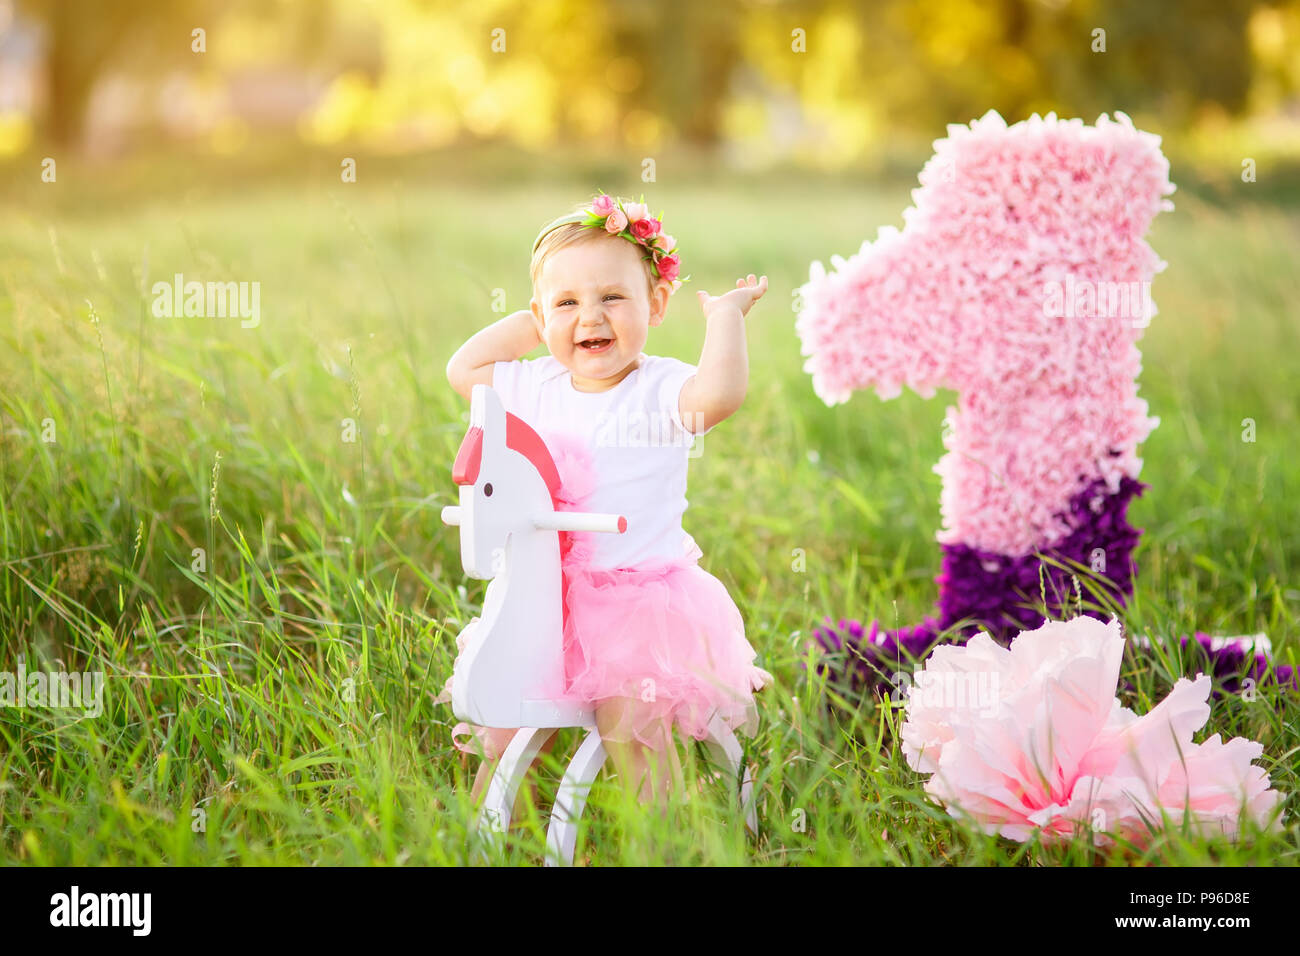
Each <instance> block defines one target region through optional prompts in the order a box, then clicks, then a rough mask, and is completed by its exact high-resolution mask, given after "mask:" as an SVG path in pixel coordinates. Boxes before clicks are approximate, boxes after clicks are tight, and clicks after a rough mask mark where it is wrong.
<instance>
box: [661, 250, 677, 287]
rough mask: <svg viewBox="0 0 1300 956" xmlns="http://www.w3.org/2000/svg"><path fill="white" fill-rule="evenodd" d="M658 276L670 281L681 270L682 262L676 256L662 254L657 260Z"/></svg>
mask: <svg viewBox="0 0 1300 956" xmlns="http://www.w3.org/2000/svg"><path fill="white" fill-rule="evenodd" d="M658 266H659V278H660V279H663V280H664V281H666V282H672V281H673V280H674V279H676V278H677V276H678V274H679V273H680V272H681V267H682V263H681V260H680V259H678V258H677V256H664V257H663V258H662V259H660V260H659V262H658Z"/></svg>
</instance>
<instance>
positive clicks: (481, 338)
mask: <svg viewBox="0 0 1300 956" xmlns="http://www.w3.org/2000/svg"><path fill="white" fill-rule="evenodd" d="M541 342H542V340H541V337H540V336H539V335H538V334H537V324H536V322H535V321H534V319H533V313H532V312H530V311H529V310H527V309H524V310H522V311H520V312H512V313H511V314H510V315H507V316H506V317H505V318H504V319H498V320H497V321H496V322H493V323H492V324H491V325H489V326H488V327H487V328H485V329H480V330H479V331H477V332H475V333H474V334H473V335H471V336H470V337H469V339H468V340H467V341H466V342H465V344H464V345H462V346H461V347H460V348H458V349H457V350H456V354H455V355H453V356H452V357H451V360H450V361H448V362H447V381H448V382H450V383H451V387H452V388H454V389H455V390H456V391H457V392H459V393H460V394H461V395H462V396H463V397H465V398H467V399H468V398H469V397H470V393H471V392H472V391H473V390H474V386H475V385H479V384H482V385H491V384H492V366H493V364H494V363H496V362H513V361H514V360H515V359H517V358H522V357H523V356H525V355H527V354H528V353H529V352H531V351H532V350H533V349H535V348H537V346H538V345H540V344H541Z"/></svg>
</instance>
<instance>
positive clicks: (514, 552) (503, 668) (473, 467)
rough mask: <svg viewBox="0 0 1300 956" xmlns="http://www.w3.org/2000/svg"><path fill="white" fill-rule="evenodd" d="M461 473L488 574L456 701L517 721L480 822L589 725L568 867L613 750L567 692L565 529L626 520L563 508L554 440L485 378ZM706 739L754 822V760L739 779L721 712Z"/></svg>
mask: <svg viewBox="0 0 1300 956" xmlns="http://www.w3.org/2000/svg"><path fill="white" fill-rule="evenodd" d="M452 478H453V480H454V481H455V482H456V484H457V485H459V486H460V505H459V506H455V505H452V506H448V507H446V508H443V509H442V520H443V522H444V523H446V524H448V525H452V526H459V528H460V555H461V563H462V565H463V566H464V568H465V573H466V574H467V575H469V576H470V577H472V578H478V579H480V580H490V581H491V583H490V584H489V585H488V587H487V593H486V595H485V598H484V602H483V614H482V617H476V618H474V619H472V620H471V621H470V623H469V625H468V626H467V627H466V628H465V631H464V633H463V634H462V635H461V638H462V642H463V645H464V649H463V650H462V652H461V655H460V658H459V659H458V661H457V664H456V668H455V671H454V672H453V675H452V710H453V712H454V713H455V715H456V717H457V718H458V719H460V720H465V721H469V722H470V723H474V724H478V725H480V726H483V727H517V728H519V730H518V731H517V732H516V733H515V735H514V737H513V739H512V740H511V742H510V744H509V746H508V747H507V748H506V750H505V753H504V754H503V755H502V757H501V760H500V762H499V763H498V765H497V768H496V771H495V773H494V774H493V776H492V779H491V781H490V782H489V784H488V787H487V793H486V796H485V800H484V804H483V807H482V810H481V811H480V814H479V817H478V822H477V828H478V829H479V830H480V831H481V832H485V833H486V834H487V835H488V836H489V837H491V836H492V835H495V834H500V833H504V832H505V831H506V830H507V829H508V828H509V826H510V815H511V812H512V809H513V807H514V803H515V796H516V794H517V793H518V791H519V787H520V785H521V783H522V782H523V779H524V776H525V774H526V773H527V772H528V768H529V767H530V766H531V764H532V762H533V760H534V759H535V758H536V757H537V755H538V754H539V753H540V752H541V749H542V747H543V746H545V744H546V742H547V741H548V740H549V739H550V738H551V737H552V736H553V735H554V734H555V733H556V732H557V731H558V730H560V729H561V728H564V727H586V728H590V731H589V733H588V734H587V736H586V738H585V739H584V740H583V742H582V744H581V745H580V746H579V747H578V750H577V752H576V753H575V755H574V756H573V758H572V760H571V761H570V762H569V764H568V767H567V769H566V770H565V773H564V775H563V777H562V779H561V781H560V786H559V790H558V792H557V795H556V799H555V805H554V807H553V808H552V811H551V818H550V823H549V826H548V828H547V841H546V842H547V853H546V863H547V865H548V866H550V865H556V864H564V865H568V864H571V863H572V862H573V853H574V846H575V843H576V841H577V824H578V819H579V818H580V817H581V816H582V811H583V809H584V808H585V806H586V802H587V793H588V791H589V789H590V787H591V784H592V783H593V781H594V780H595V779H596V774H597V773H599V771H600V768H601V766H602V765H603V764H604V762H605V748H604V745H603V742H602V741H601V737H600V734H599V733H598V732H597V731H596V729H595V728H596V714H595V709H594V707H593V706H591V705H589V704H586V703H584V702H581V701H574V700H570V699H566V697H565V696H564V689H565V677H564V650H563V634H564V618H563V614H564V609H563V601H562V594H561V575H560V541H559V532H560V531H596V532H605V533H610V534H621V533H623V532H624V531H626V530H627V520H626V519H625V518H624V517H622V516H620V515H613V514H592V513H586V512H576V511H557V510H556V503H557V502H556V494H557V492H558V491H559V488H560V475H559V472H558V470H557V469H556V467H555V462H554V460H553V459H552V457H551V453H550V451H549V450H548V449H547V447H546V443H545V442H544V441H542V439H541V437H540V436H539V435H538V434H537V432H535V431H534V430H533V429H532V428H531V427H530V426H529V425H528V424H527V423H526V422H524V421H523V420H522V419H520V418H519V417H517V416H516V415H513V414H511V413H509V412H507V411H506V410H505V408H504V406H503V405H502V404H501V399H500V397H499V396H498V395H497V394H496V392H494V391H493V390H492V389H491V388H490V387H488V386H487V385H475V386H474V389H473V392H472V393H471V399H470V427H469V431H468V432H466V434H465V438H464V440H463V441H462V442H461V445H460V450H459V451H458V452H457V453H456V461H455V464H454V465H453V467H452ZM703 742H704V744H705V747H706V749H707V750H708V752H709V754H710V757H711V758H712V759H713V761H714V762H715V763H717V764H718V765H719V766H720V767H722V768H723V770H724V772H725V773H727V774H728V775H729V776H728V779H729V780H732V781H736V782H737V783H739V786H740V802H741V808H742V811H743V812H744V814H745V822H746V825H747V826H748V828H749V829H750V830H751V832H752V831H755V830H756V816H755V811H754V806H753V800H752V792H753V783H752V779H751V777H750V774H749V771H748V769H747V768H746V769H745V770H744V773H743V776H742V772H741V771H742V767H741V762H742V761H741V750H740V744H739V743H738V741H737V740H736V737H735V735H734V734H733V733H732V731H731V728H730V727H728V726H727V725H726V724H725V723H724V722H723V721H721V720H720V719H719V718H718V717H717V716H716V715H715V717H714V719H713V720H712V721H711V723H710V727H709V735H708V737H707V738H706V739H705V740H704V741H703Z"/></svg>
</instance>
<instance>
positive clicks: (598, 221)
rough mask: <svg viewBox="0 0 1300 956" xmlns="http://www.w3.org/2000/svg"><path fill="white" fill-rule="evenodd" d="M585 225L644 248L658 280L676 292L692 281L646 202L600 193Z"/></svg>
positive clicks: (564, 219)
mask: <svg viewBox="0 0 1300 956" xmlns="http://www.w3.org/2000/svg"><path fill="white" fill-rule="evenodd" d="M573 221H575V220H574V218H573V217H572V216H567V217H562V218H561V219H557V220H556V221H555V223H553V224H552V225H551V226H548V227H546V228H547V229H550V228H554V227H555V226H556V225H558V224H561V223H564V222H573ZM581 224H582V225H583V226H586V227H587V228H590V229H604V230H605V232H607V233H609V234H610V235H611V236H618V237H620V238H622V239H626V240H628V242H632V243H635V244H636V245H638V246H640V247H641V248H642V249H644V250H645V251H646V252H647V253H649V255H647V256H646V258H647V259H649V260H650V269H651V271H652V272H653V273H654V276H655V278H656V279H658V280H659V281H660V282H667V283H669V284H670V285H671V286H672V290H673V291H674V292H676V291H677V290H678V289H679V288H681V285H682V283H683V282H685V281H687V279H689V278H690V277H689V276H687V277H686V278H682V277H681V259H680V258H678V256H677V252H676V249H677V240H676V239H674V238H673V237H672V236H670V235H668V234H666V233H665V232H664V231H663V220H662V219H661V218H657V217H654V216H651V215H650V212H649V210H648V209H647V207H646V204H645V203H644V202H624V201H623V200H621V199H619V198H618V197H616V196H610V195H608V194H607V193H600V194H599V195H597V196H596V197H595V198H594V199H592V201H591V205H590V206H589V207H588V208H587V209H586V214H585V216H584V217H583V218H582V219H581ZM545 232H546V230H545V229H544V230H543V232H542V233H541V234H540V235H539V236H538V238H537V242H540V241H541V236H542V235H545ZM535 246H536V243H535V244H534V247H535Z"/></svg>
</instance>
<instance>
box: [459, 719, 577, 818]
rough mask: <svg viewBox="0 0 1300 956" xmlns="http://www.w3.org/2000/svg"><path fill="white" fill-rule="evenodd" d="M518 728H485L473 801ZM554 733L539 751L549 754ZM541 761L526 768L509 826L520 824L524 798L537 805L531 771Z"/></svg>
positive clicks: (488, 779) (480, 791)
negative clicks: (484, 738)
mask: <svg viewBox="0 0 1300 956" xmlns="http://www.w3.org/2000/svg"><path fill="white" fill-rule="evenodd" d="M516 730H518V728H502V727H492V728H488V729H487V738H488V741H487V753H486V755H485V756H484V757H483V759H482V761H480V762H479V765H478V772H477V773H476V774H475V775H474V786H473V787H472V788H471V790H470V796H471V798H473V800H474V802H475V803H478V801H479V799H480V798H481V797H482V796H483V792H484V791H485V790H486V789H487V785H488V782H489V781H491V779H492V774H493V773H495V772H496V769H497V763H498V762H499V761H500V759H501V755H502V754H503V753H505V750H506V747H508V746H509V745H510V741H511V740H512V739H513V738H514V736H515V731H516ZM556 736H557V735H556V734H552V735H551V737H550V739H549V740H547V741H546V743H544V744H543V745H542V749H541V753H542V754H549V753H550V752H551V748H552V747H554V746H555V737H556ZM540 762H541V756H540V754H539V755H538V758H537V759H536V760H534V761H533V763H532V766H530V767H529V768H528V778H527V786H525V787H521V788H520V790H519V793H518V794H517V795H516V796H515V805H514V808H513V809H512V810H511V811H510V820H511V824H510V825H511V827H512V828H513V827H517V826H519V825H520V823H519V821H520V820H522V819H523V811H524V806H525V804H524V800H525V799H526V800H527V801H528V802H529V803H530V804H532V806H534V807H536V806H537V782H536V781H535V780H534V779H533V773H534V771H535V770H536V769H537V765H538V764H539V763H540Z"/></svg>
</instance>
